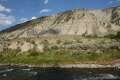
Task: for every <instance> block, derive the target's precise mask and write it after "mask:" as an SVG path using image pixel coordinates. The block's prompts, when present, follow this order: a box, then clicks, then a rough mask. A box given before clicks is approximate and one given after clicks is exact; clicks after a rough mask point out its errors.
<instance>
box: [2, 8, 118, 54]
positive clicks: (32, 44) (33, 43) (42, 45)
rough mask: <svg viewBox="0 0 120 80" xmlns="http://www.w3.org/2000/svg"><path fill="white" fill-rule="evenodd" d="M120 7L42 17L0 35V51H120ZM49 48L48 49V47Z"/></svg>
mask: <svg viewBox="0 0 120 80" xmlns="http://www.w3.org/2000/svg"><path fill="white" fill-rule="evenodd" d="M118 35H120V7H112V8H108V9H103V10H94V9H93V10H87V9H76V10H69V11H66V12H63V13H59V14H56V15H52V16H44V17H40V18H37V19H34V20H31V21H28V22H25V23H21V24H18V25H16V26H13V27H10V28H8V29H5V30H2V31H1V32H0V51H5V50H6V49H12V50H16V49H19V50H20V51H22V52H24V51H29V50H31V49H34V50H36V51H39V52H44V51H45V50H46V48H47V49H55V50H58V49H60V50H63V49H67V50H71V51H75V52H76V51H79V52H97V53H102V52H104V51H108V50H109V51H111V50H120V41H119V40H118V39H117V40H116V39H114V38H112V39H111V38H109V36H110V37H111V36H115V37H117V38H118V37H119V36H118ZM46 45H47V46H46Z"/></svg>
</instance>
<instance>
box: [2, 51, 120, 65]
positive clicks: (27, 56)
mask: <svg viewBox="0 0 120 80" xmlns="http://www.w3.org/2000/svg"><path fill="white" fill-rule="evenodd" d="M117 59H120V52H119V51H114V52H107V53H99V54H98V53H80V52H72V51H65V50H61V51H58V50H52V51H46V52H44V53H40V52H34V51H28V52H24V53H17V51H9V53H8V52H4V53H1V54H0V63H3V64H5V63H6V64H11V63H13V64H69V63H71V64H75V63H107V62H111V61H114V60H117Z"/></svg>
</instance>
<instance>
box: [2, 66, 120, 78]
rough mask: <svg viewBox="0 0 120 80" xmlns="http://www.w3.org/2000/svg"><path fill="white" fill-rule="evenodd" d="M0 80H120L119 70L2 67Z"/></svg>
mask: <svg viewBox="0 0 120 80" xmlns="http://www.w3.org/2000/svg"><path fill="white" fill-rule="evenodd" d="M0 80H120V70H119V69H117V68H90V69H89V68H39V67H38V68H28V67H1V68H0Z"/></svg>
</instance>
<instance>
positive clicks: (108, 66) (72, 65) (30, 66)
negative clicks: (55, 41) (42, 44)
mask: <svg viewBox="0 0 120 80" xmlns="http://www.w3.org/2000/svg"><path fill="white" fill-rule="evenodd" d="M5 67H8V68H19V67H20V68H116V69H120V63H117V64H43V65H30V64H0V68H5Z"/></svg>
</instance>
